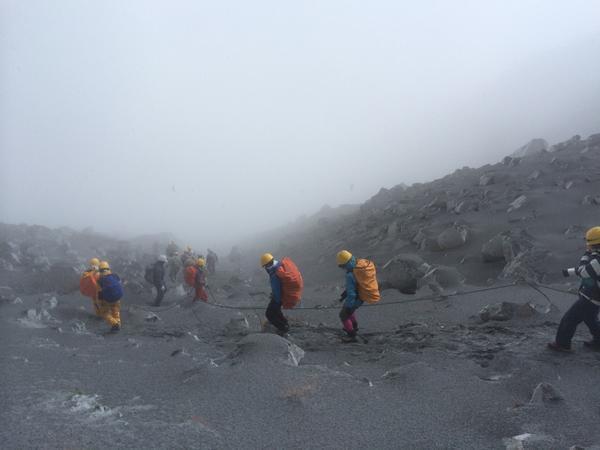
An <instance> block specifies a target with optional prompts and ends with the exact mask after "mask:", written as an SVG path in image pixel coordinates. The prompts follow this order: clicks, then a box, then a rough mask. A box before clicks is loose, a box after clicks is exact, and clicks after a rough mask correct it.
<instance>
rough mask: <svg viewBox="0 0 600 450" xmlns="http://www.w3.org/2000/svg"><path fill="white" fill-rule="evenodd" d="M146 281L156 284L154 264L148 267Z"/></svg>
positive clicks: (145, 273)
mask: <svg viewBox="0 0 600 450" xmlns="http://www.w3.org/2000/svg"><path fill="white" fill-rule="evenodd" d="M144 280H146V281H147V282H148V283H150V284H154V266H153V265H152V264H151V265H149V266H147V267H146V270H145V272H144Z"/></svg>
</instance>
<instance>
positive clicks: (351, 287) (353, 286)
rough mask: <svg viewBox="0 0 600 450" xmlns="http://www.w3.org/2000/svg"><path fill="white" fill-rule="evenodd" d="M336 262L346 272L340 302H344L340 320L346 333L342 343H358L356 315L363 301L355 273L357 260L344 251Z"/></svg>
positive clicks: (339, 254) (338, 255)
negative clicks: (359, 293)
mask: <svg viewBox="0 0 600 450" xmlns="http://www.w3.org/2000/svg"><path fill="white" fill-rule="evenodd" d="M336 261H337V265H338V267H340V268H341V269H343V270H345V272H346V275H345V281H346V290H345V291H344V292H343V293H342V296H341V297H340V301H343V302H344V303H343V305H342V309H341V311H340V320H341V321H342V326H343V327H344V331H345V332H346V336H344V337H342V342H356V334H357V332H358V322H357V320H356V315H355V314H354V313H355V312H356V310H357V309H358V308H360V307H361V306H362V304H363V301H362V300H361V299H360V298H358V286H357V283H356V277H355V276H354V273H353V270H354V268H355V267H356V258H355V257H354V256H352V254H351V253H350V252H349V251H347V250H342V251H341V252H339V253H338V254H337V258H336Z"/></svg>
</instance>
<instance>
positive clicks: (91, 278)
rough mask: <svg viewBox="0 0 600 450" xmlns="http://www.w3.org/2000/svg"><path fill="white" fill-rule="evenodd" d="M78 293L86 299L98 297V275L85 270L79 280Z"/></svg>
mask: <svg viewBox="0 0 600 450" xmlns="http://www.w3.org/2000/svg"><path fill="white" fill-rule="evenodd" d="M79 292H81V293H82V294H83V295H85V296H86V297H91V298H96V296H97V295H98V274H97V273H96V272H95V271H93V270H86V271H85V272H83V274H82V275H81V278H80V279H79Z"/></svg>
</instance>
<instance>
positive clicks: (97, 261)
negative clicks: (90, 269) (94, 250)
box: [89, 258, 100, 267]
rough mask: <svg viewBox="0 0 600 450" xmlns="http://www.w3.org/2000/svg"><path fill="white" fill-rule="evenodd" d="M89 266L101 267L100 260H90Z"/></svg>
mask: <svg viewBox="0 0 600 450" xmlns="http://www.w3.org/2000/svg"><path fill="white" fill-rule="evenodd" d="M89 265H90V266H94V267H98V266H99V265H100V260H99V259H98V258H92V259H90V260H89Z"/></svg>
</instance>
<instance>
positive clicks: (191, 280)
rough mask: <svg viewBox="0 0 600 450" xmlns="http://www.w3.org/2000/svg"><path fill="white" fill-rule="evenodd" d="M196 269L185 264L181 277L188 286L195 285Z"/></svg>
mask: <svg viewBox="0 0 600 450" xmlns="http://www.w3.org/2000/svg"><path fill="white" fill-rule="evenodd" d="M197 271H198V269H196V268H195V267H194V266H187V267H186V268H185V270H184V271H183V279H184V280H185V284H187V285H189V286H192V287H194V286H196V272H197Z"/></svg>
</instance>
